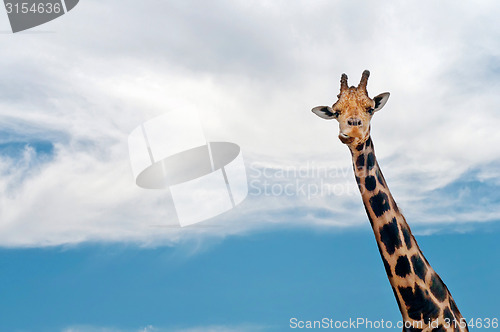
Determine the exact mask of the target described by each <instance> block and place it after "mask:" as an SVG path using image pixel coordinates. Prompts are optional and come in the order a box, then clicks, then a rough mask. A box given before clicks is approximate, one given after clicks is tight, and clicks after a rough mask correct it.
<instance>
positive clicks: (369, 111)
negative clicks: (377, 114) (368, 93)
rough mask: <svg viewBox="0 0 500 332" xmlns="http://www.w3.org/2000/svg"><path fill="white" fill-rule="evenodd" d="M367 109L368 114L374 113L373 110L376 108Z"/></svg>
mask: <svg viewBox="0 0 500 332" xmlns="http://www.w3.org/2000/svg"><path fill="white" fill-rule="evenodd" d="M366 111H367V112H368V114H373V111H374V110H373V108H371V107H368V108H367V109H366Z"/></svg>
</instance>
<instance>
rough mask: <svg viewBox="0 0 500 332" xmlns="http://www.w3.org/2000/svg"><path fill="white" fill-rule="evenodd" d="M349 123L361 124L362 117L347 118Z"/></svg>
mask: <svg viewBox="0 0 500 332" xmlns="http://www.w3.org/2000/svg"><path fill="white" fill-rule="evenodd" d="M347 124H348V125H349V126H356V127H357V126H361V124H362V122H361V119H358V118H349V119H347Z"/></svg>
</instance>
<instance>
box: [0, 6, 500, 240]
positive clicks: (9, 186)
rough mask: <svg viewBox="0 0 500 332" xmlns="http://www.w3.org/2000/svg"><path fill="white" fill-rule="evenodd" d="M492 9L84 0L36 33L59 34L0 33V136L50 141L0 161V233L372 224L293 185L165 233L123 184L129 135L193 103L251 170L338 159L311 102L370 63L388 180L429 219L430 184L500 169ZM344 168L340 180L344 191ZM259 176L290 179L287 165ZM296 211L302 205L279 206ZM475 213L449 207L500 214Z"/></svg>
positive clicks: (143, 194) (162, 203)
mask: <svg viewBox="0 0 500 332" xmlns="http://www.w3.org/2000/svg"><path fill="white" fill-rule="evenodd" d="M499 9H500V6H499V5H498V4H497V3H495V2H494V1H487V2H482V3H481V4H480V5H477V4H467V3H462V4H456V2H451V1H448V2H441V3H439V4H435V3H433V2H430V1H423V2H422V1H419V2H405V3H397V4H396V3H393V4H375V3H373V4H372V3H369V4H367V3H366V2H363V3H361V2H358V1H351V2H349V3H342V4H339V3H334V2H329V1H319V2H315V3H314V4H311V3H310V2H305V1H304V2H300V1H299V2H294V3H293V4H291V3H289V2H284V1H277V2H271V3H270V2H267V1H257V2H252V3H248V2H245V1H236V2H231V3H227V2H218V1H216V2H210V3H206V2H202V1H195V2H183V3H179V2H174V1H172V2H170V1H163V2H153V1H150V2H148V1H146V2H141V4H140V5H139V4H138V3H137V2H134V1H120V2H119V1H108V2H106V3H102V2H97V1H90V0H88V1H86V2H82V3H80V4H79V5H78V6H77V7H76V8H75V9H74V10H72V11H71V12H70V13H68V14H67V15H65V16H64V17H61V18H60V19H58V20H54V21H53V22H51V23H49V24H46V25H44V26H43V28H42V27H40V28H37V29H40V30H44V29H47V30H51V31H54V33H45V34H41V33H24V34H18V35H2V37H1V38H2V39H3V44H4V45H3V47H2V49H3V50H4V54H3V55H2V59H0V67H1V69H2V75H3V77H2V78H3V79H2V82H1V83H0V119H1V120H0V129H1V131H2V133H1V134H0V143H2V144H9V143H10V142H13V141H17V142H26V143H27V144H28V146H29V142H30V140H33V139H44V140H47V141H50V142H52V143H53V144H54V151H53V155H52V157H51V159H49V160H43V161H42V160H40V155H39V154H37V152H36V151H34V150H30V149H29V148H28V149H27V150H26V153H25V155H24V156H23V157H22V158H20V159H17V160H13V159H12V158H11V157H6V156H4V157H0V170H1V176H0V190H1V193H2V194H1V195H0V215H1V219H0V220H1V221H0V245H3V246H43V245H58V244H66V243H80V242H83V241H132V242H136V243H140V244H143V245H144V244H145V245H147V244H153V243H163V244H173V243H177V242H178V241H182V240H183V239H185V238H186V237H192V236H199V235H200V234H211V235H215V236H225V235H228V234H234V233H241V232H248V231H250V230H252V229H259V228H261V227H272V225H273V224H275V223H289V224H294V223H299V224H306V225H309V224H315V225H336V226H338V227H347V226H349V225H362V224H366V220H365V217H364V215H363V214H364V212H363V208H362V206H361V201H360V199H359V197H358V196H356V195H340V196H331V195H328V196H320V197H314V198H312V199H311V198H310V197H307V195H306V196H304V195H302V194H298V195H294V196H293V197H291V198H290V197H286V196H285V197H272V196H271V197H267V196H263V195H262V196H259V197H251V199H249V200H248V201H247V202H245V203H243V205H242V206H241V207H240V208H238V209H237V210H235V211H232V212H230V213H229V214H226V215H223V216H221V218H219V219H217V220H213V221H211V222H212V223H215V224H221V225H222V227H213V228H210V227H206V228H203V227H198V228H191V229H188V230H181V229H178V228H175V227H171V226H172V225H175V224H176V219H175V215H174V213H173V208H172V206H171V203H169V202H168V201H169V200H168V198H169V197H168V194H166V193H161V192H157V191H145V190H141V189H139V188H136V187H135V186H134V185H133V179H132V176H131V171H130V169H129V166H128V156H127V146H126V141H127V140H126V138H127V135H128V133H129V132H130V131H131V130H132V129H133V128H135V127H136V126H137V125H138V124H140V123H141V122H143V121H144V120H146V119H148V118H151V117H152V116H155V115H158V114H161V113H163V112H164V111H167V110H170V109H179V108H180V109H186V110H193V109H196V110H197V111H198V112H199V113H200V116H201V118H202V121H203V124H204V128H205V131H206V136H207V137H208V138H209V139H210V140H227V141H232V142H236V143H238V144H239V145H240V146H241V147H242V149H243V156H244V157H245V158H246V160H247V163H248V164H249V165H252V164H260V165H261V166H262V167H271V166H272V167H275V168H277V169H280V168H287V167H288V168H289V167H297V168H298V167H301V166H304V165H307V164H308V163H311V162H314V163H315V165H317V166H318V167H320V168H321V167H323V166H324V165H328V167H333V168H339V169H349V168H350V167H351V166H350V156H349V153H348V151H347V148H345V147H344V146H342V144H341V143H340V142H339V141H338V139H337V138H336V131H337V129H336V125H335V124H332V123H331V122H327V121H321V120H320V119H318V118H316V117H314V116H313V115H312V114H311V112H310V109H311V108H312V107H313V106H316V105H320V104H331V103H333V102H334V99H335V95H336V94H337V91H338V88H339V83H338V81H339V77H340V74H341V73H342V72H346V73H347V74H348V75H349V76H350V82H351V84H356V83H357V81H358V80H359V76H360V74H361V71H362V70H363V69H365V68H368V69H370V70H371V71H372V76H371V78H370V81H369V85H368V89H369V91H370V94H371V95H375V94H377V93H379V92H383V91H390V92H391V98H390V100H389V103H388V104H387V105H386V107H385V109H384V110H383V111H381V112H380V114H378V113H377V115H376V117H375V118H374V120H373V123H372V128H373V129H372V134H373V138H374V141H375V145H376V149H377V155H378V158H379V161H380V163H381V165H382V168H383V170H384V174H385V176H386V178H387V180H388V182H389V185H390V186H391V189H392V190H393V193H394V195H395V197H396V199H397V201H398V202H400V205H402V206H403V207H405V206H411V208H405V211H408V213H409V214H410V216H412V215H413V216H417V217H419V218H418V220H417V221H422V220H430V221H438V220H440V218H441V217H440V216H437V217H436V216H433V215H429V213H427V214H426V213H425V212H424V213H422V212H421V211H425V207H426V206H425V205H423V204H427V203H425V201H424V199H425V197H428V196H429V194H430V193H431V192H432V191H433V190H436V189H439V188H443V187H445V186H447V185H449V184H450V183H453V182H454V181H456V180H457V179H459V178H460V177H461V176H463V174H465V173H466V172H467V171H468V170H471V169H478V170H479V171H480V173H481V174H483V178H487V179H488V180H489V181H492V182H493V181H496V183H498V181H499V178H500V176H498V168H497V167H496V166H495V164H496V162H497V161H498V160H499V159H500V149H496V148H495V147H496V144H497V142H499V141H500V131H498V130H496V128H497V127H498V125H499V124H500V116H499V115H498V112H497V111H496V107H497V105H498V104H499V101H498V94H497V92H496V91H497V90H498V87H499V84H500V79H499V76H498V73H500V67H499V66H498V65H496V63H497V62H498V61H497V60H498V57H499V56H500V54H499V53H500V52H499V50H500V45H499V43H500V38H498V37H499V36H498V32H497V31H500V30H499V29H498V28H499V27H498V25H499V24H500V23H498V20H497V19H496V17H497V16H498V15H495V13H497V12H498V11H499ZM4 19H5V20H6V18H4ZM89 22H90V24H89ZM0 24H3V25H4V26H5V27H6V26H7V21H4V22H0ZM351 176H352V174H351V173H349V174H348V175H347V177H345V176H344V177H342V178H341V179H335V181H338V183H337V182H336V183H337V184H339V185H341V186H344V185H345V186H346V187H345V188H352V187H354V188H355V183H354V179H353V178H352V177H351ZM300 180H301V181H303V182H304V183H307V184H315V183H317V181H318V179H317V178H306V179H300ZM270 181H274V183H277V184H278V185H287V184H291V185H292V186H295V187H294V188H296V187H297V182H296V181H297V178H296V177H291V178H290V177H289V178H285V179H276V178H271V179H270ZM416 183H418V186H417V185H416ZM443 199H446V197H443ZM294 209H295V210H294ZM297 209H298V210H300V211H301V213H303V214H302V215H301V217H297V216H296V215H295V216H294V215H293V214H291V213H290V211H295V212H296V211H297ZM480 212H481V211H469V212H468V215H467V216H465V215H464V214H460V215H457V216H455V217H456V219H458V220H468V221H479V220H481V221H485V220H497V219H498V215H499V213H498V211H497V210H495V209H492V210H491V211H490V210H488V211H487V212H484V213H483V212H481V213H480ZM409 221H410V222H411V218H409ZM449 222H452V220H449ZM209 224H210V223H209ZM151 225H167V226H168V227H151Z"/></svg>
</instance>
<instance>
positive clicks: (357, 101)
mask: <svg viewBox="0 0 500 332" xmlns="http://www.w3.org/2000/svg"><path fill="white" fill-rule="evenodd" d="M369 76H370V72H369V71H368V70H365V71H364V72H363V75H362V76H361V81H360V82H359V85H358V86H357V87H354V86H351V87H349V86H348V85H347V75H346V74H342V77H341V79H340V93H339V94H338V96H337V97H338V100H337V101H336V102H335V103H334V104H333V106H332V107H329V106H317V107H315V108H313V109H312V111H313V112H314V113H315V114H316V115H318V116H319V117H321V118H323V119H327V120H331V119H337V121H338V122H339V127H340V132H339V139H340V141H341V142H342V143H344V144H347V145H350V146H358V145H359V144H362V143H364V142H365V141H366V140H367V139H368V137H369V136H370V121H371V119H372V116H373V114H374V113H375V112H377V111H379V110H380V109H381V108H382V107H384V105H385V103H386V102H387V99H389V92H384V93H381V94H379V95H378V96H376V97H374V98H373V99H372V98H370V97H368V92H367V91H366V84H367V83H368V77H369Z"/></svg>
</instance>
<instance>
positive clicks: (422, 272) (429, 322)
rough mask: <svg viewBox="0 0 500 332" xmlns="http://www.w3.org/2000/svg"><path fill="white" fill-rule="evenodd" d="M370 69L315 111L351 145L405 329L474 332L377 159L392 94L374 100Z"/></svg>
mask: <svg viewBox="0 0 500 332" xmlns="http://www.w3.org/2000/svg"><path fill="white" fill-rule="evenodd" d="M369 76H370V72H369V71H368V70H365V71H364V72H363V74H362V77H361V81H360V83H359V85H358V86H357V87H354V86H351V87H349V86H348V85H347V75H346V74H342V76H341V79H340V94H339V95H338V96H337V98H338V100H337V101H336V102H335V103H334V104H333V106H332V107H329V106H318V107H315V108H313V109H312V111H313V112H314V113H315V114H316V115H318V116H319V117H321V118H323V119H337V120H338V122H339V128H340V133H339V136H338V137H339V139H340V141H341V142H342V143H344V144H345V145H347V146H348V148H349V150H350V152H351V155H352V163H353V168H354V174H355V178H356V182H357V184H358V187H359V190H360V192H361V197H362V200H363V204H364V206H365V210H366V214H367V215H368V219H369V221H370V224H371V226H372V229H373V232H374V234H375V239H376V242H377V246H378V250H379V253H380V256H381V257H382V262H383V263H384V267H385V271H386V273H387V277H388V278H389V282H390V284H391V286H392V291H393V293H394V296H395V297H396V301H397V303H398V307H399V310H400V311H401V315H402V317H403V322H404V324H403V332H405V331H468V328H467V324H466V322H465V319H463V317H462V315H461V314H460V311H459V310H458V308H457V306H456V304H455V301H454V300H453V298H452V296H451V294H450V292H449V290H448V288H447V287H446V285H445V284H444V283H443V281H442V280H441V278H440V277H439V275H438V274H437V273H436V272H435V271H434V269H433V268H432V267H431V266H430V264H429V262H428V261H427V259H426V258H425V257H424V255H423V253H422V251H421V250H420V248H419V246H418V244H417V241H416V240H415V237H414V236H413V235H412V233H411V231H410V227H409V226H408V224H407V222H406V220H405V217H404V216H403V214H402V213H401V211H400V210H399V208H398V206H397V205H396V202H395V201H394V198H393V197H392V195H391V192H390V191H389V187H388V186H387V183H386V181H385V179H384V176H383V175H382V171H381V170H380V167H379V165H378V162H377V159H376V157H375V150H374V147H373V142H372V139H371V136H370V121H371V118H372V116H373V114H374V113H375V112H377V111H379V110H380V109H381V108H382V107H383V106H384V105H385V103H386V102H387V100H388V98H389V93H388V92H385V93H381V94H379V95H377V96H376V97H374V98H373V99H372V98H370V97H369V96H368V92H367V89H366V85H367V82H368V77H369Z"/></svg>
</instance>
